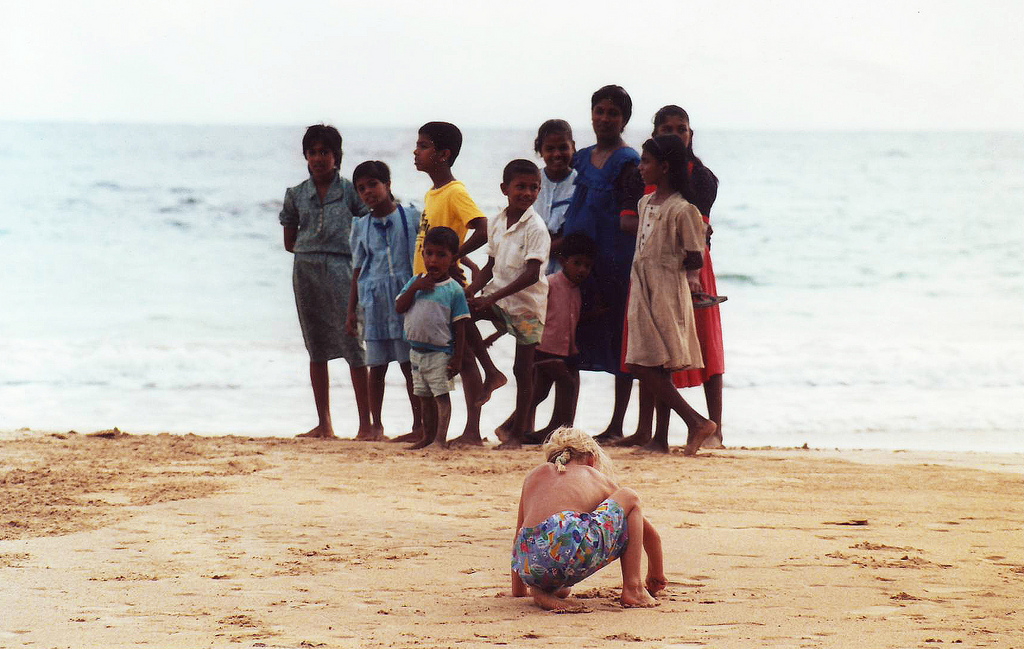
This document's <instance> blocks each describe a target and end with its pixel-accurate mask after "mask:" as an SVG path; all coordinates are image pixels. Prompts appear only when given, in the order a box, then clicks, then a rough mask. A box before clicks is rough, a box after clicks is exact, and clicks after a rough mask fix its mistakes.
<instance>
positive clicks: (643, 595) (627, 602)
mask: <svg viewBox="0 0 1024 649" xmlns="http://www.w3.org/2000/svg"><path fill="white" fill-rule="evenodd" d="M619 602H621V603H622V605H623V606H624V607H626V608H635V607H640V608H650V607H652V606H659V605H660V604H661V603H660V602H659V601H658V600H656V599H654V598H653V597H651V594H650V593H648V592H647V590H646V589H645V588H644V587H643V586H633V587H629V588H627V587H626V586H623V587H622V597H620V598H619Z"/></svg>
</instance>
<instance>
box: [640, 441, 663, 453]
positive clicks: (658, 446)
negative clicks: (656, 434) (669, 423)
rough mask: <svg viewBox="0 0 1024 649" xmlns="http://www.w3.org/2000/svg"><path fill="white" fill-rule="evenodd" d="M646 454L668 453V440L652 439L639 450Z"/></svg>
mask: <svg viewBox="0 0 1024 649" xmlns="http://www.w3.org/2000/svg"><path fill="white" fill-rule="evenodd" d="M637 450H638V451H644V452H646V453H668V440H667V439H652V440H651V441H649V442H647V443H646V444H644V445H643V446H641V447H639V448H638V449H637Z"/></svg>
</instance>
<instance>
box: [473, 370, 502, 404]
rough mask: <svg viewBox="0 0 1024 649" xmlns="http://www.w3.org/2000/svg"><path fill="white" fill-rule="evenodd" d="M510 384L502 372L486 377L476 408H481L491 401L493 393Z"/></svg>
mask: <svg viewBox="0 0 1024 649" xmlns="http://www.w3.org/2000/svg"><path fill="white" fill-rule="evenodd" d="M506 383H508V378H507V377H506V376H505V375H504V374H502V373H501V372H495V373H494V374H491V375H488V376H485V377H484V385H483V387H482V388H480V398H479V399H477V400H476V407H477V408H479V407H481V406H483V405H484V404H485V403H487V402H488V401H490V400H491V393H493V392H494V391H495V390H497V389H498V388H500V387H501V386H503V385H505V384H506Z"/></svg>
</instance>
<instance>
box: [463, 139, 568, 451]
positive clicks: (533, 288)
mask: <svg viewBox="0 0 1024 649" xmlns="http://www.w3.org/2000/svg"><path fill="white" fill-rule="evenodd" d="M539 191H540V170H539V169H538V168H537V165H535V164H534V163H532V162H530V161H529V160H522V159H520V160H513V161H512V162H510V163H508V164H507V165H505V170H504V172H503V174H502V183H501V193H502V194H504V195H505V196H507V197H508V207H506V208H505V209H504V210H502V211H501V212H500V213H499V214H498V215H497V216H495V217H493V218H491V219H490V221H489V222H488V224H487V264H486V265H485V266H484V267H483V268H482V269H481V270H480V273H479V274H477V276H476V278H474V280H473V283H472V284H470V285H469V286H468V287H467V288H466V296H467V297H469V298H470V302H469V305H470V308H471V309H472V311H473V318H474V319H476V320H479V319H486V320H494V321H495V322H497V323H498V324H499V326H503V327H505V328H507V329H508V331H509V333H511V334H512V335H513V336H514V337H515V339H516V357H515V363H514V365H513V373H514V374H515V377H516V416H515V420H514V423H513V425H512V430H511V431H510V435H509V437H508V439H506V440H503V441H502V443H501V445H500V446H499V447H498V448H518V447H519V446H520V444H521V442H522V439H523V437H524V436H525V435H526V433H528V432H530V429H531V428H532V426H533V423H532V422H530V421H529V415H530V405H531V403H532V401H533V356H534V350H535V349H536V347H537V343H539V342H540V339H541V335H542V334H543V332H544V315H545V313H546V312H547V300H548V283H547V278H546V277H545V275H544V273H542V272H541V265H542V264H545V263H547V260H548V254H549V252H550V249H551V237H550V235H548V229H547V226H546V225H545V224H544V220H543V219H542V218H541V217H540V215H538V214H537V212H536V211H535V210H534V209H533V203H534V201H536V200H537V193H538V192H539ZM481 289H483V293H482V295H481V296H480V297H472V296H474V295H476V293H477V292H478V291H480V290H481ZM467 334H469V336H471V337H472V338H474V341H473V343H474V344H481V343H480V340H479V337H480V334H479V332H478V331H476V327H475V326H474V327H469V328H468V331H467Z"/></svg>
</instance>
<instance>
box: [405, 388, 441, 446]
mask: <svg viewBox="0 0 1024 649" xmlns="http://www.w3.org/2000/svg"><path fill="white" fill-rule="evenodd" d="M418 398H419V400H420V412H422V413H423V437H422V438H421V439H419V440H417V441H416V442H414V443H413V445H412V446H410V447H409V448H411V449H415V448H426V447H427V446H429V445H430V443H431V442H433V441H434V436H435V435H437V402H436V401H435V400H434V397H418Z"/></svg>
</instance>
